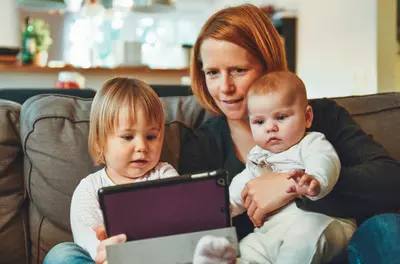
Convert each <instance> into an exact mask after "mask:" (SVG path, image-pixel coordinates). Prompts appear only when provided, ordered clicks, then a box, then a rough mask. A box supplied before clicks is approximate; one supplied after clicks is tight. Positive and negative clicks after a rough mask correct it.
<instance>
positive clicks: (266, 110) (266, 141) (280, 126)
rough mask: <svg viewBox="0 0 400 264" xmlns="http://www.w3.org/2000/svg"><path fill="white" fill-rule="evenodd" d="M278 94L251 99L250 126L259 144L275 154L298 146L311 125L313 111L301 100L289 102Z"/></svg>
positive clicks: (249, 106)
mask: <svg viewBox="0 0 400 264" xmlns="http://www.w3.org/2000/svg"><path fill="white" fill-rule="evenodd" d="M286 101H287V100H285V98H284V96H283V95H282V94H280V93H278V92H271V93H269V94H266V95H251V96H249V98H248V113H249V118H250V127H251V132H252V134H253V138H254V140H255V142H256V144H257V145H258V146H259V147H261V148H263V149H265V150H269V151H271V152H273V153H279V152H282V151H285V150H287V149H289V148H290V147H292V146H293V145H295V144H297V143H298V142H299V141H300V140H301V139H302V138H303V137H304V135H305V132H306V128H308V127H310V126H311V122H312V109H311V106H307V107H305V106H304V104H301V103H300V102H299V100H296V102H294V103H293V102H291V103H288V102H286Z"/></svg>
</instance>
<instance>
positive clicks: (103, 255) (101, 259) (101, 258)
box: [93, 225, 126, 264]
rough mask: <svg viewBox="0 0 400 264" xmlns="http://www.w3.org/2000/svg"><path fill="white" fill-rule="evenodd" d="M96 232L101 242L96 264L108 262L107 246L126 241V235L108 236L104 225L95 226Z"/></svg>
mask: <svg viewBox="0 0 400 264" xmlns="http://www.w3.org/2000/svg"><path fill="white" fill-rule="evenodd" d="M93 230H94V231H95V232H96V236H97V239H98V240H100V244H99V246H98V247H97V254H96V258H95V261H96V264H107V251H106V246H110V245H116V244H121V243H124V242H126V235H124V234H121V235H116V236H112V237H109V238H107V235H106V229H105V227H104V225H100V226H96V227H94V228H93Z"/></svg>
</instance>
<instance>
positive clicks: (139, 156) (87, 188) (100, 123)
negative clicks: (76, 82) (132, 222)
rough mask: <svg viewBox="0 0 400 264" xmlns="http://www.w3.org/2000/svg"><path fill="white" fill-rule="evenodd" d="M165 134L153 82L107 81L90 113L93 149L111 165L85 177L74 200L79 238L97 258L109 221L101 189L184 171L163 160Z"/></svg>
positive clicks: (74, 226) (100, 160)
mask: <svg viewBox="0 0 400 264" xmlns="http://www.w3.org/2000/svg"><path fill="white" fill-rule="evenodd" d="M163 137H164V112H163V108H162V105H161V102H160V100H159V98H158V96H157V94H156V93H155V92H154V91H153V90H152V89H151V88H150V87H149V86H148V85H147V84H145V83H144V82H142V81H139V80H136V79H131V78H121V77H117V78H113V79H110V80H108V81H107V82H105V83H104V85H103V86H102V87H101V89H100V91H98V92H97V94H96V96H95V97H94V99H93V103H92V108H91V112H90V127H89V152H90V154H91V155H92V157H93V159H94V160H95V161H96V162H97V163H99V164H104V165H105V167H104V168H103V169H101V170H100V171H97V172H95V173H93V174H90V175H89V176H87V177H86V178H84V179H82V180H81V182H80V183H79V185H78V186H77V188H76V189H75V192H74V194H73V196H72V202H71V228H72V234H73V237H74V241H75V243H77V244H78V245H79V246H81V247H82V248H84V249H86V250H87V251H88V252H89V254H90V256H91V257H92V258H93V259H95V257H96V250H97V247H98V245H99V244H100V241H99V240H98V239H97V237H96V233H95V232H94V231H93V228H94V227H97V226H99V225H104V220H103V215H102V212H101V209H100V205H99V199H98V194H97V192H98V190H99V189H100V188H102V187H106V186H113V185H118V184H125V183H133V182H141V181H148V180H156V179H161V178H167V177H173V176H176V175H178V173H177V172H176V170H175V169H174V168H173V167H172V166H171V165H169V164H168V163H164V162H160V155H161V148H162V143H163Z"/></svg>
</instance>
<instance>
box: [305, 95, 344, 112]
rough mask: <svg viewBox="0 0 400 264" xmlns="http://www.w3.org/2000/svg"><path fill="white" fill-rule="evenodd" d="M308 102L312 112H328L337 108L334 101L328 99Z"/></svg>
mask: <svg viewBox="0 0 400 264" xmlns="http://www.w3.org/2000/svg"><path fill="white" fill-rule="evenodd" d="M309 101H310V105H311V106H312V108H313V110H314V112H315V111H316V110H317V111H318V110H329V109H332V108H335V107H337V106H338V104H337V103H336V101H335V100H333V99H329V98H318V99H311V100H309Z"/></svg>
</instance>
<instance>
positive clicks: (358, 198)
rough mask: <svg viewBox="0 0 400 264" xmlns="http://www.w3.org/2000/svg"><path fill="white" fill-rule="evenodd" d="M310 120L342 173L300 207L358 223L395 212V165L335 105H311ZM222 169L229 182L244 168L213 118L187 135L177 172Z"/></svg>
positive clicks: (398, 166)
mask: <svg viewBox="0 0 400 264" xmlns="http://www.w3.org/2000/svg"><path fill="white" fill-rule="evenodd" d="M310 104H311V106H312V108H313V111H314V121H313V125H312V127H311V128H310V129H309V130H310V131H317V132H321V133H323V134H325V136H326V138H327V139H328V141H330V142H331V144H332V145H333V146H334V148H335V149H336V151H337V153H338V155H339V158H340V161H341V164H342V169H341V172H340V176H339V180H338V182H337V184H336V186H335V187H334V189H333V191H332V192H331V193H329V194H328V195H327V196H326V197H324V198H322V199H320V200H318V201H311V200H308V199H301V200H300V199H297V200H296V204H297V206H298V207H299V208H302V209H305V210H310V211H314V212H319V213H323V214H327V215H330V216H334V217H344V218H357V219H363V218H365V217H368V216H371V215H373V214H377V213H383V212H390V211H394V210H395V209H396V208H397V209H398V208H400V195H399V190H398V189H399V186H400V162H399V161H397V160H395V159H393V158H392V157H390V155H389V154H388V152H387V151H386V150H385V149H384V148H383V147H382V146H381V145H379V144H378V143H376V142H375V141H373V140H372V138H371V137H370V136H368V135H367V134H365V133H364V132H363V131H362V130H361V128H360V127H359V125H358V124H357V123H356V122H355V121H354V120H353V119H352V118H351V116H350V114H349V113H348V112H347V111H346V110H345V109H344V108H343V107H341V106H339V105H338V104H337V103H336V102H335V101H333V100H330V99H317V100H311V102H310ZM220 168H223V169H226V170H228V172H229V174H230V177H234V176H235V175H237V174H238V173H239V172H241V171H242V170H243V169H244V168H245V165H244V164H243V163H242V162H241V161H240V160H239V159H238V158H237V157H236V152H235V149H234V145H233V142H232V138H231V136H230V131H229V127H228V124H227V121H226V119H225V118H224V117H216V118H214V119H212V120H210V121H209V122H207V123H205V124H203V125H202V127H200V128H199V129H198V130H197V131H195V132H193V133H190V134H189V135H188V136H187V138H186V140H185V142H183V145H182V147H181V155H180V164H179V170H180V172H181V173H190V172H200V171H205V170H213V169H220Z"/></svg>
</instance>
